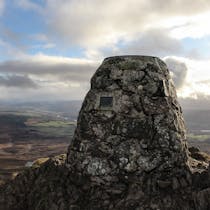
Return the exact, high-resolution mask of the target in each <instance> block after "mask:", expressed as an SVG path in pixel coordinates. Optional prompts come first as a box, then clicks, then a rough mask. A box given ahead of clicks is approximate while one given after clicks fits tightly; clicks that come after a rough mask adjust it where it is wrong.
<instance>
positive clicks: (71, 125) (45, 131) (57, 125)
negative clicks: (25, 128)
mask: <svg viewBox="0 0 210 210" xmlns="http://www.w3.org/2000/svg"><path fill="white" fill-rule="evenodd" d="M75 126H76V123H75V122H67V121H57V120H52V121H44V122H38V123H35V124H33V126H31V127H32V128H33V129H35V130H37V131H38V132H39V133H41V134H42V135H44V136H45V137H56V138H59V137H60V138H61V137H72V136H73V134H74V129H75Z"/></svg>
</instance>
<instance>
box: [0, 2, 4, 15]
mask: <svg viewBox="0 0 210 210" xmlns="http://www.w3.org/2000/svg"><path fill="white" fill-rule="evenodd" d="M4 6H5V0H0V15H2V14H3V11H4Z"/></svg>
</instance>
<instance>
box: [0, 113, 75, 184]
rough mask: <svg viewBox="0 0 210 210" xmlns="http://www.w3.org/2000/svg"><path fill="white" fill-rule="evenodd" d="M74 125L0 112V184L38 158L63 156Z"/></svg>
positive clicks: (60, 120)
mask: <svg viewBox="0 0 210 210" xmlns="http://www.w3.org/2000/svg"><path fill="white" fill-rule="evenodd" d="M74 129H75V122H70V121H66V120H64V119H60V118H56V117H50V116H46V115H35V114H25V113H0V180H1V181H0V183H1V182H4V181H5V180H6V179H8V178H12V177H13V176H15V175H16V173H18V172H19V171H21V170H22V169H23V168H24V167H25V166H27V165H28V166H30V165H31V163H32V162H33V161H34V160H36V159H37V158H40V157H51V156H55V155H57V154H61V153H65V152H66V151H67V147H68V145H69V143H70V140H71V138H72V135H73V132H74Z"/></svg>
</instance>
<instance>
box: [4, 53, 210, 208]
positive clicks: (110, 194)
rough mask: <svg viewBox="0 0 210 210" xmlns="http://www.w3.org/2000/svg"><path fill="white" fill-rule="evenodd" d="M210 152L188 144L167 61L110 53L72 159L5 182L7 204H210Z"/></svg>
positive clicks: (85, 108)
mask: <svg viewBox="0 0 210 210" xmlns="http://www.w3.org/2000/svg"><path fill="white" fill-rule="evenodd" d="M208 161H209V157H208V156H207V155H204V154H203V153H202V152H200V151H199V150H197V149H196V148H190V150H189V149H188V147H187V142H186V134H185V125H184V120H183V117H182V110H181V107H180V105H179V103H178V101H177V97H176V91H175V88H174V85H173V82H172V81H171V79H170V75H169V71H168V69H167V66H166V65H165V63H164V62H163V61H162V60H160V59H159V58H156V57H149V56H116V57H110V58H107V59H105V60H104V62H103V63H102V65H101V66H100V67H99V68H98V70H97V71H96V73H95V74H94V76H93V77H92V79H91V89H90V91H89V92H88V94H87V96H86V98H85V100H84V102H83V105H82V108H81V111H80V114H79V118H78V123H77V128H76V131H75V134H74V137H73V140H72V142H71V144H70V146H69V149H68V154H67V158H66V159H65V156H62V157H55V158H53V159H49V160H48V161H46V162H45V163H43V164H42V165H41V166H40V167H37V166H36V167H32V168H31V169H27V170H26V171H24V172H23V173H21V174H20V175H18V176H17V177H16V179H15V180H14V181H12V182H11V183H8V184H7V186H4V189H3V188H2V189H1V192H0V194H1V195H2V196H1V199H0V203H1V206H2V208H3V209H4V210H8V209H10V210H45V209H51V210H99V209H101V210H118V209H120V210H122V209H123V210H209V209H210V168H209V163H208Z"/></svg>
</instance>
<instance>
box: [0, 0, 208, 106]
mask: <svg viewBox="0 0 210 210" xmlns="http://www.w3.org/2000/svg"><path fill="white" fill-rule="evenodd" d="M209 20H210V0H199V1H192V0H168V1H167V2H166V1H165V0H129V1H127V0H115V1H113V0H106V1H102V0H0V100H1V101H11V100H13V101H38V100H48V101H53V100H81V99H83V97H84V96H85V94H86V93H87V91H88V89H89V81H90V78H91V76H92V75H93V73H94V72H95V70H96V69H97V67H98V66H99V65H100V63H101V62H102V61H103V59H104V58H105V57H109V56H112V55H126V54H137V55H152V56H158V57H160V58H161V59H163V60H164V61H165V62H166V63H167V65H168V67H169V69H170V70H171V75H172V77H173V80H174V82H175V85H176V88H177V93H178V96H179V98H180V99H181V100H188V101H191V102H192V101H193V100H196V101H201V102H203V101H210V27H209ZM207 106H209V107H210V103H209V104H208V103H207Z"/></svg>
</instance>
